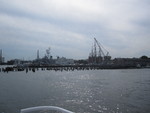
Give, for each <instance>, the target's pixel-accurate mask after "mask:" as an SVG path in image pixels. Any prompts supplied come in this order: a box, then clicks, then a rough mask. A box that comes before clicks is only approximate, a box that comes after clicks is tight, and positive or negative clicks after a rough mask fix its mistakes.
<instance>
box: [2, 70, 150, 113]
mask: <svg viewBox="0 0 150 113" xmlns="http://www.w3.org/2000/svg"><path fill="white" fill-rule="evenodd" d="M41 105H44V106H47V105H53V106H59V107H63V108H65V109H68V110H71V111H73V112H76V113H150V69H129V70H128V69H126V70H90V71H68V72H67V71H63V72H55V71H41V70H39V71H36V72H35V73H33V72H28V73H27V74H26V73H25V72H10V73H2V72H1V73H0V113H19V111H20V109H22V108H27V107H33V106H41Z"/></svg>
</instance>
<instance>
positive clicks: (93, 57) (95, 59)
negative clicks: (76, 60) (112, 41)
mask: <svg viewBox="0 0 150 113" xmlns="http://www.w3.org/2000/svg"><path fill="white" fill-rule="evenodd" d="M97 50H98V51H97ZM110 59H111V57H110V56H109V52H108V51H107V50H106V49H105V48H104V47H103V46H102V45H101V44H100V43H99V42H98V41H97V39H96V38H94V47H93V46H92V51H91V53H90V56H89V61H90V63H94V64H99V63H107V62H106V61H108V60H110Z"/></svg>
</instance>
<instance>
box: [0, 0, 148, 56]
mask: <svg viewBox="0 0 150 113" xmlns="http://www.w3.org/2000/svg"><path fill="white" fill-rule="evenodd" d="M149 10H150V2H149V1H147V0H143V1H141V0H122V1H118V0H101V1H99V0H94V1H93V0H71V1H70V0H63V1H62V0H50V1H49V0H36V1H34V0H25V1H23V0H7V1H6V0H1V1H0V39H1V42H0V48H2V49H3V50H4V51H5V50H6V51H5V54H6V56H10V54H14V53H16V55H15V54H14V55H13V57H17V56H20V57H24V58H26V56H27V57H28V56H30V54H31V53H32V55H31V58H34V57H35V56H36V50H37V49H40V50H41V51H43V52H42V53H41V54H44V49H46V48H47V47H49V46H51V48H52V54H54V56H56V55H59V56H66V57H70V58H87V57H88V54H89V52H90V50H91V46H92V43H93V42H92V41H93V37H96V38H97V40H99V41H100V42H101V43H102V44H103V45H104V47H105V48H106V49H107V50H108V51H109V52H110V54H111V55H112V57H140V56H141V55H143V54H146V55H148V56H150V51H149V50H150V46H149V43H150V38H149V37H150V32H149V29H150V13H149ZM12 48H14V49H12ZM21 48H22V50H21ZM15 49H16V50H17V51H16V52H12V51H11V50H15ZM22 51H24V52H22ZM31 51H32V52H31ZM34 52H35V53H34ZM19 53H20V54H19ZM34 54H35V56H34Z"/></svg>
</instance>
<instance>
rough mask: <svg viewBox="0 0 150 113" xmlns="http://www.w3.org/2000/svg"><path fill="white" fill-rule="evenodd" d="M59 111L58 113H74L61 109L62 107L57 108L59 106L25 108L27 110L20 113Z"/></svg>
mask: <svg viewBox="0 0 150 113" xmlns="http://www.w3.org/2000/svg"><path fill="white" fill-rule="evenodd" d="M41 110H43V111H45V110H46V111H47V110H48V111H49V110H50V111H51V110H53V111H57V112H60V113H73V112H72V111H69V110H66V109H64V108H61V107H57V106H37V107H30V108H25V109H21V112H20V113H29V112H37V111H41Z"/></svg>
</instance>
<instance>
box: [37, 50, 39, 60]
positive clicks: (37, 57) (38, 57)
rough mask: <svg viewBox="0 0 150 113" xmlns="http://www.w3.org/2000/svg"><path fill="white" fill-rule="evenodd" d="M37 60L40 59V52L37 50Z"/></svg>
mask: <svg viewBox="0 0 150 113" xmlns="http://www.w3.org/2000/svg"><path fill="white" fill-rule="evenodd" d="M37 59H39V50H37Z"/></svg>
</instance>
